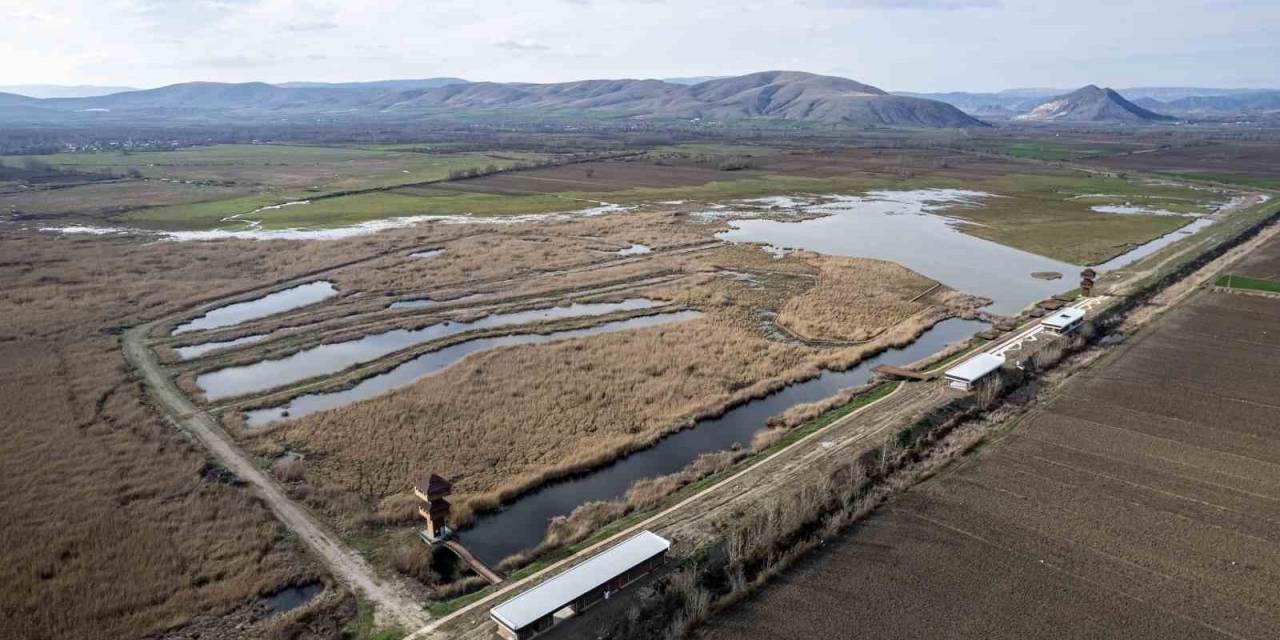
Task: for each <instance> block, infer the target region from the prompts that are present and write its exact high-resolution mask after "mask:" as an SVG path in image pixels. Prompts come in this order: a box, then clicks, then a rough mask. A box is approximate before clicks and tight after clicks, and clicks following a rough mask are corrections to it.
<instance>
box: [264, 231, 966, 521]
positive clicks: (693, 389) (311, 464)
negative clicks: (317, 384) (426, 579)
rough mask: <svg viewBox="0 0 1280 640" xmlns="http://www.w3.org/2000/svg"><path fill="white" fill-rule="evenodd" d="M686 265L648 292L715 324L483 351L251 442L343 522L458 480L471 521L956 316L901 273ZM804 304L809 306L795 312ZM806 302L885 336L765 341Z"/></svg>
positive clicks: (704, 260) (804, 263) (758, 256)
mask: <svg viewBox="0 0 1280 640" xmlns="http://www.w3.org/2000/svg"><path fill="white" fill-rule="evenodd" d="M673 265H674V266H675V267H679V268H681V269H684V270H686V272H691V273H690V275H689V277H687V278H685V279H682V280H681V281H679V282H678V283H674V284H667V285H659V286H656V287H651V288H649V289H642V290H641V292H642V293H647V294H648V295H651V296H654V297H658V298H662V299H666V300H671V301H672V304H673V305H676V306H683V307H694V308H699V309H702V310H703V311H704V312H705V313H706V315H705V317H703V318H701V319H698V320H692V321H686V322H680V323H675V324H671V325H666V326H662V327H654V328H649V329H644V330H638V331H630V332H625V333H618V334H606V335H600V336H592V337H588V338H580V339H574V340H567V341H563V342H556V343H551V344H543V345H525V346H514V347H506V348H501V349H495V350H492V351H488V352H482V353H478V354H473V355H472V356H470V357H468V358H466V359H464V360H463V361H462V362H460V363H458V364H457V365H455V366H453V367H451V368H450V369H448V370H447V371H446V372H444V373H441V374H437V375H432V376H428V377H425V378H422V379H420V380H419V381H417V382H416V383H414V384H412V385H411V386H409V387H406V388H403V389H400V390H397V391H394V392H391V393H388V394H385V395H382V396H379V397H376V398H372V399H369V400H366V401H363V402H358V403H355V404H352V405H349V406H346V407H342V408H339V409H336V410H332V411H327V412H322V413H319V414H313V415H310V416H306V417H303V418H299V419H297V420H293V421H288V422H285V423H283V424H282V425H280V426H278V427H275V428H273V429H272V430H269V431H267V432H265V433H263V434H262V435H259V436H254V437H251V438H253V440H256V442H253V440H251V441H250V444H249V446H251V447H257V448H258V450H260V451H262V452H264V453H268V454H277V453H279V452H280V451H283V450H286V449H287V450H291V451H296V452H300V453H302V454H304V455H305V456H306V462H305V463H304V469H303V470H302V472H301V476H302V478H303V481H302V485H301V487H297V488H300V490H301V494H302V495H305V496H306V499H307V500H308V502H309V503H310V504H312V505H313V506H315V507H316V508H318V509H320V510H321V511H324V512H326V513H329V514H330V515H332V516H334V517H335V518H336V521H337V522H338V523H339V524H340V525H343V526H347V527H350V526H356V525H359V524H362V523H365V524H367V523H376V522H395V521H404V520H407V519H410V518H411V517H412V509H411V506H412V505H411V501H409V500H407V499H406V498H405V497H404V496H405V492H406V491H407V489H408V487H409V486H410V485H411V483H412V482H413V481H414V479H415V478H416V477H417V476H419V475H421V474H424V473H427V472H435V473H440V474H442V475H445V476H446V477H449V478H450V479H452V480H453V481H454V482H455V487H456V489H455V491H457V492H458V495H457V500H456V501H455V504H456V505H457V506H458V509H457V516H458V520H459V521H465V520H466V519H467V518H468V517H469V515H470V513H471V512H472V511H473V510H474V509H484V508H491V507H493V506H496V505H497V504H498V503H499V502H500V501H502V500H505V499H509V498H510V497H512V496H514V495H516V494H518V493H521V492H523V491H526V490H528V489H530V488H532V487H535V486H537V485H539V484H542V483H544V482H546V481H548V480H549V479H552V478H555V477H558V476H561V475H564V474H567V473H571V472H574V471H577V470H581V469H584V468H590V467H594V466H598V465H600V464H603V463H606V462H608V461H610V460H612V459H614V458H617V457H618V456H620V455H622V454H624V453H626V452H628V451H632V450H634V449H636V448H638V447H642V446H645V445H646V444H647V443H650V442H652V441H653V440H655V439H657V438H659V437H661V436H662V435H665V434H667V433H669V432H671V431H672V430H673V429H678V428H681V427H684V426H688V425H690V424H692V423H693V422H694V421H695V420H696V419H698V418H701V417H706V416H710V415H716V414H718V413H720V412H722V411H724V410H725V409H726V408H727V407H729V406H732V405H733V404H736V403H739V402H742V401H744V400H746V399H748V398H752V397H757V396H760V395H764V394H766V393H768V392H769V391H771V390H773V389H776V388H778V387H780V386H782V385H784V384H786V383H787V382H790V381H794V380H798V379H803V378H807V377H811V376H813V375H816V374H817V372H818V371H819V369H820V368H821V367H824V366H835V367H847V366H851V365H852V364H853V363H854V362H856V361H857V360H859V359H861V358H862V357H864V356H865V355H867V354H869V353H870V352H872V351H875V350H878V349H881V348H884V347H885V346H890V345H896V344H902V343H904V342H909V341H910V340H911V339H913V338H914V337H915V336H916V335H918V334H919V332H921V331H923V330H924V329H926V328H927V327H928V326H930V325H932V324H933V323H934V322H936V321H937V320H939V319H941V318H943V317H946V316H947V315H950V314H952V313H954V312H955V311H954V310H953V309H946V308H944V307H943V306H940V305H938V304H936V303H934V304H926V303H925V302H923V301H922V302H917V303H903V300H904V298H905V299H907V300H909V299H910V298H912V297H915V296H917V295H919V294H920V293H922V292H924V291H926V290H929V289H930V288H931V287H933V285H934V284H936V283H934V282H933V281H931V280H928V279H925V278H922V277H921V276H919V275H918V274H915V273H913V272H911V271H909V270H907V269H905V268H903V267H900V266H897V265H893V264H891V263H885V262H879V261H870V260H831V261H829V263H828V261H827V260H826V259H822V258H819V257H817V256H813V255H798V256H792V257H788V258H786V259H783V260H775V259H773V258H771V257H768V256H767V255H766V254H765V253H764V252H762V251H760V250H759V249H757V248H754V247H725V248H723V249H721V250H716V251H713V252H709V253H707V254H706V255H701V256H700V257H698V258H696V259H694V258H688V257H681V258H679V259H677V260H662V259H655V261H654V264H653V266H652V267H651V268H653V269H668V268H672V267H673ZM729 267H734V268H738V269H754V270H756V271H757V272H758V275H759V278H760V280H759V282H760V284H758V285H756V284H747V283H744V282H741V281H737V280H734V279H731V278H727V277H724V276H722V275H717V274H716V270H717V269H723V268H729ZM820 267H821V268H823V269H826V270H827V271H838V270H841V269H850V270H860V269H866V270H867V271H869V272H870V273H871V274H872V275H870V276H868V277H857V276H853V277H852V279H853V280H856V281H857V282H859V283H860V286H861V287H862V288H863V291H864V292H865V293H866V294H867V295H869V296H871V297H872V299H874V300H879V301H882V302H884V303H885V304H886V307H887V311H886V312H885V313H882V314H876V313H874V312H873V311H872V310H871V309H869V308H866V307H860V308H858V309H857V312H856V313H851V314H839V313H838V312H837V311H836V310H837V309H838V308H839V304H840V301H841V300H843V299H849V298H850V296H849V295H848V294H847V293H846V292H843V291H840V290H839V289H838V288H837V287H832V286H826V287H815V286H814V283H815V279H814V277H813V276H814V275H816V274H817V273H818V272H819V268H820ZM843 279H844V278H843V277H842V280H843ZM815 289H816V292H815ZM797 294H798V295H797ZM944 294H945V291H944ZM942 297H943V298H946V296H945V295H943V296H942ZM788 298H790V300H788ZM797 298H799V299H800V300H801V302H799V303H794V302H792V301H794V300H796V299H797ZM930 299H932V297H931V298H930ZM806 303H807V304H812V305H814V306H816V307H819V308H821V309H824V310H830V311H828V312H827V313H828V314H829V315H830V316H831V317H830V318H829V319H828V322H829V323H830V326H832V327H834V329H835V330H836V331H839V332H842V335H870V334H873V333H874V334H876V335H878V339H877V340H875V341H873V342H871V343H869V344H867V345H858V346H851V347H844V348H839V349H815V348H811V347H806V346H803V345H800V344H795V343H788V342H784V341H780V340H774V339H770V338H768V337H767V336H766V335H765V333H764V332H763V331H762V330H761V328H760V326H761V322H762V318H763V317H764V316H762V315H761V313H762V312H763V311H767V310H770V309H776V308H777V307H778V306H779V305H782V306H786V305H791V308H792V309H794V311H793V312H792V313H793V315H803V314H805V313H806V311H805V304H806ZM886 329H888V330H886ZM762 426H763V425H762ZM744 444H745V443H744ZM295 472H296V470H295Z"/></svg>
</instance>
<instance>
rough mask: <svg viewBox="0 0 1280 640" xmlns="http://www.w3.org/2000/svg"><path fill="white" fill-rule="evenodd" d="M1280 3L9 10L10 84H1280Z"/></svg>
mask: <svg viewBox="0 0 1280 640" xmlns="http://www.w3.org/2000/svg"><path fill="white" fill-rule="evenodd" d="M1276 24H1280V1H1278V0H1200V1H1198V2H1197V1H1193V0H1158V1H1155V0H1129V1H1126V0H757V1H753V0H734V1H725V0H380V1H360V0H40V1H39V2H34V1H32V0H0V60H3V61H4V64H3V65H0V85H16V84H35V83H47V84H94V85H124V86H133V87H154V86H161V85H165V84H172V83H177V82H186V81H192V80H206V81H219V82H245V81H264V82H285V81H297V80H307V81H330V82H332V81H356V80H379V79H390V78H427V77H437V76H456V77H461V78H465V79H468V80H493V81H524V82H557V81H568V80H582V79H589V78H664V77H684V76H720V75H736V74H742V73H750V72H753V71H763V70H767V69H792V70H801V71H810V72H813V73H823V74H831V75H839V76H845V77H849V78H853V79H856V80H859V81H861V82H866V83H869V84H873V85H876V86H879V87H881V88H883V89H886V90H890V91H962V90H963V91H994V90H1000V89H1006V88H1012V87H1056V88H1072V87H1078V86H1082V85H1085V84H1090V83H1092V84H1098V85H1104V86H1112V87H1117V88H1122V87H1132V86H1200V87H1205V86H1208V87H1277V86H1280V64H1277V63H1280V39H1278V38H1276V36H1275V25H1276Z"/></svg>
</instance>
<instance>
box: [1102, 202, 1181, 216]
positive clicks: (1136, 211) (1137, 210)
mask: <svg viewBox="0 0 1280 640" xmlns="http://www.w3.org/2000/svg"><path fill="white" fill-rule="evenodd" d="M1089 209H1090V210H1092V211H1097V212H1098V213H1118V214H1121V215H1144V216H1178V217H1182V218H1195V217H1199V215H1200V214H1198V213H1179V212H1177V211H1169V210H1167V209H1151V208H1148V207H1139V206H1135V205H1129V204H1125V205H1119V204H1096V205H1094V206H1092V207H1089Z"/></svg>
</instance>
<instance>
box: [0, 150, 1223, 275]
mask: <svg viewBox="0 0 1280 640" xmlns="http://www.w3.org/2000/svg"><path fill="white" fill-rule="evenodd" d="M447 146H448V145H414V144H403V145H369V146H361V147H342V146H308V145H276V144H252V145H250V144H239V145H213V146H208V147H197V148H190V149H182V150H178V151H163V152H137V153H123V152H104V153H67V154H54V155H48V156H37V157H36V159H37V160H39V161H42V162H46V163H48V164H50V165H52V166H54V167H57V168H62V169H69V170H79V171H103V170H108V171H111V172H112V173H114V174H116V175H125V174H126V173H127V172H129V171H131V170H133V171H137V172H139V173H141V175H142V176H144V178H143V179H140V180H132V181H124V182H121V183H119V184H122V185H126V186H127V185H134V186H135V187H143V186H148V185H150V186H148V188H147V189H141V188H132V187H130V188H126V187H121V186H111V187H94V186H90V185H85V186H80V187H73V188H70V189H62V190H58V191H49V192H47V193H42V194H34V195H33V194H23V195H22V196H21V199H18V198H17V197H16V196H14V197H12V198H10V200H13V202H6V201H4V199H3V198H0V206H3V205H5V204H8V205H9V208H11V209H14V210H22V211H29V212H36V213H47V214H50V215H57V216H63V217H69V219H75V220H76V221H78V222H84V221H88V222H93V221H97V222H101V223H102V224H105V225H130V226H138V227H144V228H159V229H183V230H199V229H213V228H239V227H242V226H243V225H244V222H237V221H235V220H232V221H227V220H226V219H227V218H228V217H230V216H240V217H239V218H238V219H239V220H243V219H245V217H246V216H247V214H250V213H251V212H253V211H255V210H257V209H259V208H261V207H265V206H271V205H277V204H281V203H284V202H289V201H297V200H309V201H310V203H309V204H305V205H296V206H290V207H285V208H281V209H272V210H265V211H260V212H258V213H256V214H253V216H252V218H253V219H255V220H260V221H261V224H262V226H263V228H266V229H282V228H319V227H334V226H343V225H351V224H358V223H362V222H367V221H370V220H377V219H383V218H394V217H404V216H424V215H462V214H469V215H476V216H508V215H520V214H534V213H548V212H560V211H574V210H578V209H583V208H587V207H592V206H596V205H597V204H598V203H599V202H601V201H602V200H603V201H607V202H610V203H617V204H624V205H634V204H644V203H655V202H662V201H673V200H680V201H685V202H688V203H690V204H691V206H697V204H710V203H717V202H726V201H732V200H736V199H742V198H754V197H761V196H771V195H784V194H858V193H864V192H866V191H868V190H873V189H888V190H898V189H922V188H958V189H970V190H975V191H983V192H987V193H991V194H995V195H997V196H1000V197H995V198H987V199H984V200H983V202H982V204H981V205H980V206H972V207H953V208H951V209H949V210H948V211H946V213H947V214H948V215H951V216H953V217H955V218H957V219H959V220H961V221H962V222H963V223H968V224H962V225H961V227H960V228H961V230H962V231H964V232H965V233H969V234H971V235H975V236H978V237H981V238H985V239H988V240H992V241H994V242H999V243H1001V244H1005V245H1008V246H1013V247H1016V248H1019V249H1023V250H1025V251H1029V252H1032V253H1038V254H1041V255H1045V256H1048V257H1052V258H1055V259H1059V260H1063V261H1067V262H1071V263H1074V264H1093V263H1098V262H1101V261H1104V260H1106V259H1108V258H1110V257H1112V256H1114V255H1118V254H1119V253H1121V252H1123V251H1124V250H1126V249H1127V248H1128V247H1129V246H1132V245H1133V244H1137V243H1141V242H1145V241H1147V240H1150V239H1152V238H1155V237H1157V236H1159V235H1162V234H1164V233H1168V232H1170V231H1173V230H1175V229H1177V228H1179V227H1181V226H1182V225H1183V224H1185V223H1186V222H1187V219H1186V218H1179V217H1174V216H1150V215H1130V214H1126V215H1119V214H1107V213H1098V212H1094V211H1091V210H1090V207H1092V206H1096V205H1124V204H1131V205H1136V206H1142V207H1149V208H1152V209H1165V210H1169V211H1175V212H1187V213H1191V212H1201V213H1203V212H1207V211H1209V210H1211V209H1212V207H1213V205H1214V204H1215V203H1216V202H1217V201H1220V200H1221V199H1222V198H1221V196H1220V195H1217V194H1213V193H1210V192H1207V191H1204V190H1194V189H1189V188H1184V187H1178V186H1172V185H1168V184H1159V183H1154V182H1151V181H1147V180H1141V179H1125V178H1118V177H1101V176H1095V175H1086V174H1083V173H1079V174H1069V173H1065V172H1063V171H1061V170H1056V169H1051V170H1041V169H1037V168H1033V167H1028V168H1027V169H1026V170H1019V171H1017V172H1009V173H1004V174H1000V175H996V176H995V177H992V176H991V174H989V173H988V174H985V175H983V174H973V173H966V172H965V171H964V170H963V169H954V170H953V169H947V168H942V169H932V170H931V169H925V170H919V171H913V172H910V173H909V174H907V175H896V172H893V173H891V172H889V171H883V170H881V171H866V170H863V169H861V168H859V167H860V166H861V165H853V166H850V168H849V169H848V170H847V172H843V173H838V174H837V175H832V172H831V171H830V170H829V169H826V168H825V167H823V164H822V163H820V162H819V163H815V167H818V169H817V170H818V171H819V172H820V173H819V175H825V176H827V177H806V176H805V175H804V174H803V173H801V172H798V171H797V170H796V169H795V167H796V166H797V165H796V164H795V163H794V162H791V163H788V162H786V161H785V159H784V161H783V162H782V163H781V164H779V165H778V166H788V167H789V168H788V169H786V171H787V173H786V175H783V174H781V173H770V169H769V166H770V164H769V163H770V162H771V160H770V159H769V157H770V156H774V157H775V158H783V156H780V155H777V154H781V153H783V152H782V151H780V150H779V149H777V148H773V147H768V146H756V145H740V144H722V143H686V144H678V145H671V146H665V147H657V148H655V149H653V150H652V152H651V153H650V158H649V160H642V161H641V162H645V161H650V162H659V163H666V164H664V165H663V166H664V169H663V170H664V171H671V170H677V169H673V167H679V166H680V165H679V163H680V162H682V161H688V159H689V158H698V157H703V158H705V157H711V158H715V157H739V156H747V155H749V156H754V157H757V158H759V159H760V163H761V164H760V165H758V168H757V169H754V170H751V171H722V172H713V173H710V174H707V176H708V177H707V180H708V181H707V182H705V183H702V184H692V185H690V184H684V185H676V186H668V187H654V186H648V187H638V186H635V187H630V188H627V187H626V183H625V182H623V183H622V184H621V187H622V188H620V189H618V190H614V191H609V192H607V193H598V192H586V191H572V190H566V191H562V192H553V193H527V194H520V193H516V194H512V193H492V192H486V191H485V189H486V188H487V187H485V183H484V182H483V181H478V182H476V183H468V182H462V183H455V184H450V183H436V184H425V185H421V186H412V187H409V186H407V185H420V184H421V183H431V182H433V181H439V180H443V179H445V178H447V177H448V176H449V175H450V173H451V172H453V171H456V170H460V169H474V168H483V167H487V166H490V165H492V166H496V167H508V166H511V165H513V164H515V163H517V162H536V161H539V160H543V159H546V158H548V157H549V156H547V155H546V154H536V153H526V152H518V151H505V150H499V151H491V152H475V151H467V152H445V151H444V148H445V147H447ZM1002 148H1003V149H1005V150H1006V151H1010V152H1011V153H1013V152H1018V153H1022V152H1024V151H1027V150H1028V149H1030V150H1032V151H1034V153H1037V154H1040V155H1044V154H1045V153H1049V154H1051V155H1052V154H1058V153H1059V152H1061V153H1067V152H1069V153H1070V154H1072V155H1079V154H1082V153H1084V154H1091V155H1092V154H1100V153H1104V152H1105V145H1104V146H1098V145H1086V144H1084V143H1082V142H1077V143H1073V144H1067V143H1060V142H1057V141H1054V140H1048V141H1040V140H1022V139H1017V140H1011V141H1007V142H1005V143H1004V144H1003V146H1002ZM1020 150H1021V151H1020ZM1027 152H1030V151H1027ZM681 158H685V160H681ZM25 161H26V159H25V158H24V157H3V158H0V162H3V163H6V164H14V165H15V166H20V165H21V163H23V162H25ZM672 162H674V163H675V164H670V163H672ZM703 165H705V163H703ZM703 165H699V167H700V168H697V169H696V170H697V171H702V172H706V167H705V166H703ZM823 171H825V173H821V172H823ZM640 173H645V172H643V171H641V172H640ZM649 173H650V174H652V172H649ZM645 179H648V180H650V183H652V178H651V177H650V178H645ZM161 187H164V188H163V189H160V188H161ZM566 187H567V188H568V189H573V188H575V185H573V184H572V182H571V181H570V182H568V183H566ZM369 189H382V191H373V192H366V193H358V194H353V195H347V196H340V197H324V196H325V195H326V194H333V193H338V192H345V191H361V190H369ZM77 190H85V193H89V192H91V191H93V192H101V193H117V194H118V196H119V197H112V198H106V199H105V200H104V198H101V197H96V198H77V197H76V196H77ZM101 193H100V194H99V195H101ZM147 194H158V195H157V196H156V197H154V198H152V199H151V200H150V201H148V196H147ZM219 194H221V195H219ZM42 198H43V199H47V200H48V202H44V201H42V200H41V199H42ZM78 202H79V204H77V203H78ZM104 202H106V205H107V206H104ZM76 216H79V217H78V218H76Z"/></svg>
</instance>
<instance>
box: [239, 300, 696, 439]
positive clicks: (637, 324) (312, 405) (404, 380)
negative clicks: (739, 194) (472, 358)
mask: <svg viewBox="0 0 1280 640" xmlns="http://www.w3.org/2000/svg"><path fill="white" fill-rule="evenodd" d="M701 315H702V314H701V313H700V312H697V311H675V312H671V313H658V314H654V315H651V316H641V317H638V318H629V319H626V320H616V321H613V322H605V323H602V324H599V325H596V326H594V327H585V328H582V329H569V330H566V331H553V332H550V333H545V334H518V335H509V336H495V337H492V338H477V339H475V340H468V341H466V342H460V343H458V344H455V345H450V346H447V347H445V348H443V349H440V350H438V351H432V352H430V353H424V354H422V355H420V356H418V357H416V358H414V359H412V360H409V361H408V362H405V363H404V364H401V365H399V366H397V367H395V368H394V369H391V370H389V371H387V372H386V373H381V374H378V375H376V376H370V377H368V378H365V379H364V380H361V381H360V383H359V384H357V385H356V386H354V387H352V388H350V389H346V390H343V391H333V392H329V393H309V394H306V395H301V396H298V397H296V398H293V399H292V400H290V401H289V402H288V404H285V405H282V406H279V407H270V408H266V409H255V410H253V411H249V412H246V413H245V422H246V423H247V424H248V425H249V426H250V427H257V426H261V425H264V424H268V423H271V422H275V421H278V420H283V419H285V418H298V417H301V416H305V415H307V414H310V413H315V412H317V411H325V410H328V409H336V408H338V407H341V406H343V405H347V404H350V403H352V402H356V401H357V400H364V399H366V398H372V397H374V396H376V395H379V394H382V393H386V392H388V391H392V390H394V389H399V388H400V387H404V386H407V385H409V384H412V383H413V381H414V380H417V379H418V378H421V377H422V376H425V375H427V374H431V373H435V372H437V371H440V370H441V369H444V368H446V367H448V366H449V365H451V364H453V363H455V362H457V361H459V360H461V359H462V358H464V357H466V356H467V355H468V354H471V353H475V352H477V351H484V350H486V349H492V348H494V347H503V346H507V345H515V344H538V343H543V342H551V341H554V340H567V339H569V338H580V337H583V336H594V335H598V334H601V333H610V332H613V331H625V330H628V329H642V328H645V327H655V326H658V325H663V324H668V323H671V322H678V321H680V320H692V319H694V318H698V317H701Z"/></svg>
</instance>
